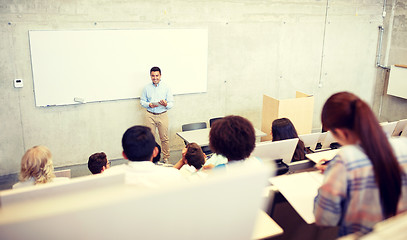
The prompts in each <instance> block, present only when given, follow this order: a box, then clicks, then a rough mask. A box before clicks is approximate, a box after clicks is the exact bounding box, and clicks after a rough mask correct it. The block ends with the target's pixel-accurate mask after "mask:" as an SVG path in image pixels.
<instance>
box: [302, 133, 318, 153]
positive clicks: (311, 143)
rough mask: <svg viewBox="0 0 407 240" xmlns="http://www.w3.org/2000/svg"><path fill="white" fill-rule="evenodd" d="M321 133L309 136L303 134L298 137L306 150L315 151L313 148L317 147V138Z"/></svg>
mask: <svg viewBox="0 0 407 240" xmlns="http://www.w3.org/2000/svg"><path fill="white" fill-rule="evenodd" d="M321 134H322V133H320V132H318V133H309V134H303V135H300V136H298V137H299V138H300V139H301V141H303V142H304V146H305V147H306V148H309V149H311V150H312V151H314V150H315V148H316V147H317V143H318V140H319V137H320V135H321Z"/></svg>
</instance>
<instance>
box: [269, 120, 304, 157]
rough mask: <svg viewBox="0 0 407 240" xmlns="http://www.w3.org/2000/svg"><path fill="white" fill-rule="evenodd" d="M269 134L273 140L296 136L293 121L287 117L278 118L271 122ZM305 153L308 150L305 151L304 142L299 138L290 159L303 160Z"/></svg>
mask: <svg viewBox="0 0 407 240" xmlns="http://www.w3.org/2000/svg"><path fill="white" fill-rule="evenodd" d="M271 136H272V137H273V140H272V141H273V142H274V141H280V140H286V139H292V138H298V134H297V130H295V127H294V125H293V123H292V122H291V121H290V119H288V118H279V119H276V120H274V121H273V123H272V124H271ZM306 153H309V152H307V150H306V148H305V146H304V142H303V141H301V139H299V141H298V144H297V147H296V148H295V152H294V155H293V158H292V161H300V160H304V159H305V154H306Z"/></svg>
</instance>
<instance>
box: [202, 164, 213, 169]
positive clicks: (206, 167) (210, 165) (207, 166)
mask: <svg viewBox="0 0 407 240" xmlns="http://www.w3.org/2000/svg"><path fill="white" fill-rule="evenodd" d="M214 167H215V165H213V164H208V165H204V166H202V169H203V170H211V169H212V168H214Z"/></svg>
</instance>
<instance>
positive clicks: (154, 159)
mask: <svg viewBox="0 0 407 240" xmlns="http://www.w3.org/2000/svg"><path fill="white" fill-rule="evenodd" d="M155 146H156V147H157V150H158V153H157V156H155V157H153V163H158V162H159V161H160V159H161V146H160V144H158V143H157V142H156V143H155Z"/></svg>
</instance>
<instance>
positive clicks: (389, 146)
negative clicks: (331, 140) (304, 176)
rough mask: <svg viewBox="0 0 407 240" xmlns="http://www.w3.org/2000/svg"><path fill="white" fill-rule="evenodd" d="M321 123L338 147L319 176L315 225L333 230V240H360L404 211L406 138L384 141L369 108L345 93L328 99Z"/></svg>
mask: <svg viewBox="0 0 407 240" xmlns="http://www.w3.org/2000/svg"><path fill="white" fill-rule="evenodd" d="M321 120H322V125H323V127H324V128H325V129H326V130H330V131H331V132H332V133H333V135H334V136H335V138H336V139H337V140H338V142H339V143H340V144H341V145H342V146H343V147H342V148H341V150H340V152H339V153H338V155H337V156H336V157H335V158H334V159H333V160H332V161H330V162H329V164H328V166H327V167H326V170H325V172H324V181H323V184H322V186H321V187H320V189H319V190H318V195H317V197H316V198H315V205H314V214H315V222H316V224H318V225H324V226H339V235H347V234H351V233H361V234H365V233H367V232H369V231H371V230H372V228H373V226H374V224H376V223H378V222H380V221H382V220H384V219H387V218H389V217H392V216H395V215H396V214H398V213H401V212H404V211H406V210H407V176H406V171H407V138H403V137H400V138H392V139H387V137H386V135H385V134H384V132H383V131H382V130H381V126H380V125H379V122H378V121H377V119H376V117H375V116H374V113H373V112H372V110H371V109H370V107H369V106H368V105H367V104H366V103H365V102H364V101H363V100H361V99H360V98H358V97H357V96H355V95H354V94H352V93H349V92H340V93H336V94H334V95H332V96H331V97H330V98H329V99H328V100H327V102H326V103H325V105H324V107H323V109H322V115H321ZM320 166H321V165H320Z"/></svg>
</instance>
